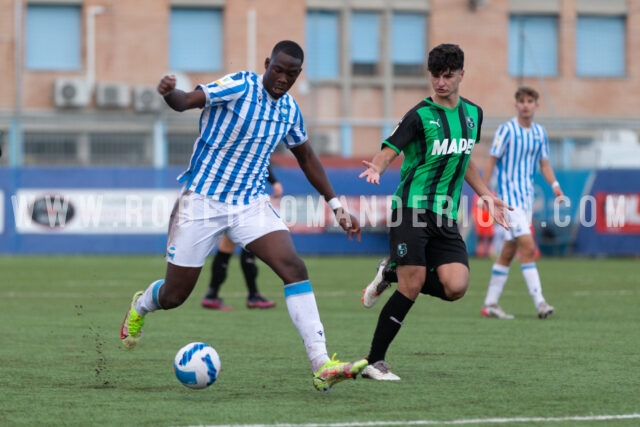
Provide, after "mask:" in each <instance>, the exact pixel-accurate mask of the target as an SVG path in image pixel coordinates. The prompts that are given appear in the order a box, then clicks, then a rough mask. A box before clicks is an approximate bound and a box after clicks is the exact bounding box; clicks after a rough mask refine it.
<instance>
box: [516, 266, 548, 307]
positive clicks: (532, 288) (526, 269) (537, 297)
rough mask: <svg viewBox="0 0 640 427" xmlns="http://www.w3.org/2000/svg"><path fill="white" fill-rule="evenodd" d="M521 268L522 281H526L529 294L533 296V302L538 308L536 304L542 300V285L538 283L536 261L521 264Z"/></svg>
mask: <svg viewBox="0 0 640 427" xmlns="http://www.w3.org/2000/svg"><path fill="white" fill-rule="evenodd" d="M521 268H522V275H523V276H524V281H525V282H526V283H527V288H529V294H530V295H531V298H533V304H535V306H536V308H538V305H540V303H541V302H543V301H544V297H543V296H542V285H541V284H540V275H539V274H538V268H537V267H536V263H535V262H532V263H531V264H522V267H521Z"/></svg>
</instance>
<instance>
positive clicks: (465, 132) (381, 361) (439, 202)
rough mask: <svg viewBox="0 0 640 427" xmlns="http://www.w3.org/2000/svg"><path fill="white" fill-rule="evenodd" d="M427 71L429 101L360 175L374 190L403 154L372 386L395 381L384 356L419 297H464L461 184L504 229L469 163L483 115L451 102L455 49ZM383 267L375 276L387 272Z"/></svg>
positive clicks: (438, 52)
mask: <svg viewBox="0 0 640 427" xmlns="http://www.w3.org/2000/svg"><path fill="white" fill-rule="evenodd" d="M427 69H428V71H429V79H430V82H431V86H432V87H433V91H434V93H433V95H432V96H431V97H429V98H426V99H423V100H422V101H420V102H419V103H418V104H417V105H416V106H415V107H413V108H412V109H411V110H409V111H408V112H407V113H406V114H405V115H404V117H403V118H402V120H401V121H400V123H399V124H398V126H397V127H396V128H395V130H394V131H393V133H392V134H391V136H389V137H388V138H387V139H386V140H385V141H383V143H382V149H381V151H380V152H378V153H377V154H376V155H375V156H374V158H373V159H372V160H371V161H370V162H368V161H364V162H363V163H364V165H365V166H366V167H367V169H366V170H365V171H364V172H363V173H362V174H360V178H365V179H366V181H367V182H369V183H372V184H379V183H380V175H382V173H383V172H384V171H385V170H386V169H387V167H388V166H389V164H391V162H392V161H393V160H394V159H395V158H396V157H397V156H398V155H399V154H400V152H402V153H404V161H403V163H402V169H401V172H400V179H401V180H400V185H398V188H397V190H396V192H395V194H394V197H393V201H392V206H391V208H392V213H391V221H392V222H391V226H390V230H389V251H390V259H389V262H388V264H389V265H391V266H395V267H396V268H395V270H396V271H397V279H398V289H397V290H396V291H395V292H394V293H393V294H392V295H391V297H390V298H389V300H388V301H387V303H386V304H385V306H384V307H383V308H382V311H381V312H380V316H379V317H378V324H377V327H376V330H375V333H374V335H373V340H372V342H371V349H370V351H369V355H368V357H367V359H368V360H369V365H368V366H367V367H366V368H365V369H364V370H363V371H362V376H364V377H366V378H372V379H375V380H399V379H400V377H399V376H397V375H395V374H393V373H392V372H391V371H390V369H389V368H390V367H389V365H388V364H387V362H386V361H385V356H386V353H387V350H388V348H389V346H390V345H391V342H392V341H393V339H394V338H395V336H396V334H397V333H398V331H399V330H400V327H401V326H402V322H403V321H404V318H405V316H406V315H407V313H408V312H409V310H410V309H411V306H412V305H413V303H414V301H415V300H416V299H417V298H418V295H420V293H423V294H428V295H432V296H435V297H438V298H441V299H443V300H445V301H455V300H457V299H460V298H462V297H463V296H464V294H465V292H466V291H467V287H468V285H469V260H468V255H467V248H466V245H465V243H464V240H462V236H461V235H460V232H459V230H458V225H457V222H456V221H457V219H458V204H459V201H460V194H461V191H462V183H463V180H466V181H467V183H469V185H470V186H471V188H473V190H474V191H475V192H476V193H478V195H479V196H481V197H483V199H484V200H486V204H487V207H488V209H489V212H490V213H491V214H492V215H493V217H494V219H495V220H496V222H497V223H498V224H500V225H502V226H504V227H505V228H508V225H507V216H506V210H507V209H509V208H508V206H507V205H506V204H505V203H504V202H503V201H502V200H500V199H498V198H496V197H495V196H493V195H492V193H491V190H490V189H489V188H488V187H487V185H486V184H485V183H484V182H483V181H482V178H481V177H480V174H479V173H478V169H477V168H476V166H475V165H474V163H473V161H472V160H471V152H472V150H473V146H474V145H475V144H476V143H477V142H478V141H479V140H480V128H481V126H482V109H481V108H480V107H479V106H478V105H476V104H474V103H472V102H470V101H469V100H467V99H465V98H463V97H461V96H460V95H459V94H458V90H459V85H460V82H461V81H462V78H463V77H464V52H463V51H462V50H461V49H460V47H459V46H458V45H454V44H441V45H439V46H437V47H435V48H434V49H433V50H431V51H430V52H429V57H428V60H427ZM383 264H385V265H383V266H382V267H381V268H379V274H378V276H381V275H382V273H381V272H382V270H384V268H385V267H387V266H386V263H383ZM378 276H376V277H378ZM378 284H379V281H378V283H376V280H374V282H372V283H371V284H370V285H369V286H368V287H367V289H365V295H364V297H363V303H364V305H365V306H366V307H371V306H372V305H373V304H374V303H375V301H376V300H377V299H378V297H379V296H380V293H379V292H378V289H376V287H377V285H378Z"/></svg>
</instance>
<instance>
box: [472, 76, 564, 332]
mask: <svg viewBox="0 0 640 427" xmlns="http://www.w3.org/2000/svg"><path fill="white" fill-rule="evenodd" d="M538 97H539V95H538V92H537V91H536V90H535V89H532V88H530V87H521V88H519V89H518V90H517V91H516V93H515V99H516V104H515V107H516V111H517V116H516V117H514V118H513V119H511V120H509V121H508V122H506V123H504V124H502V125H500V126H499V127H498V129H497V130H496V133H495V136H494V139H493V145H492V146H491V151H490V156H489V160H488V162H487V165H486V167H485V170H484V175H483V180H484V182H485V183H487V184H488V183H489V180H490V179H491V174H492V173H493V170H494V168H495V169H496V188H495V190H496V192H497V194H498V196H499V197H500V198H502V199H503V200H504V201H506V202H507V203H509V205H511V206H513V207H514V210H513V211H512V212H509V213H508V214H509V225H510V227H511V229H510V230H509V232H507V233H505V241H504V244H503V245H502V250H501V251H500V254H499V255H498V258H497V259H496V262H495V264H493V268H492V271H491V279H490V280H489V288H488V290H487V295H486V297H485V301H484V306H483V307H482V310H481V311H480V312H481V314H482V315H483V316H485V317H496V318H499V319H513V316H512V315H510V314H506V313H505V312H504V311H503V310H502V308H500V306H499V305H498V300H499V299H500V295H501V294H502V290H503V289H504V285H505V283H506V282H507V276H508V274H509V265H510V264H511V261H513V258H514V257H515V255H516V252H518V251H519V253H520V263H521V265H520V267H521V269H522V275H523V276H524V279H525V282H526V283H527V288H529V294H531V297H532V298H533V303H534V304H535V307H536V309H537V310H538V317H539V318H541V319H545V318H546V317H547V316H549V315H550V314H552V313H553V310H554V308H553V307H552V306H550V305H549V304H547V302H546V301H545V299H544V297H543V296H542V286H541V284H540V275H539V274H538V269H537V267H536V263H535V253H536V243H535V241H534V239H533V236H532V235H531V229H530V226H531V220H532V216H533V197H534V188H533V175H534V172H535V170H536V165H537V164H538V163H539V164H540V172H541V173H542V176H543V177H544V179H545V181H547V182H548V183H549V185H551V188H552V189H553V194H554V195H555V196H556V197H560V196H562V189H561V188H560V184H559V183H558V181H557V180H556V176H555V174H554V172H553V168H552V167H551V164H549V140H548V138H547V132H546V131H545V129H544V127H542V126H541V125H539V124H538V123H536V122H534V121H533V117H534V115H535V112H536V108H537V107H538Z"/></svg>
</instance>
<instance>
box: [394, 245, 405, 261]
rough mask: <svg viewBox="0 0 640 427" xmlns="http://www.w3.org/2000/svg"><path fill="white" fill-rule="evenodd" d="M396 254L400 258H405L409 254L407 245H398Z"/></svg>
mask: <svg viewBox="0 0 640 427" xmlns="http://www.w3.org/2000/svg"><path fill="white" fill-rule="evenodd" d="M396 253H397V254H398V256H399V257H400V258H402V257H403V256H405V255H406V254H407V244H406V243H400V244H399V245H398V249H397V250H396Z"/></svg>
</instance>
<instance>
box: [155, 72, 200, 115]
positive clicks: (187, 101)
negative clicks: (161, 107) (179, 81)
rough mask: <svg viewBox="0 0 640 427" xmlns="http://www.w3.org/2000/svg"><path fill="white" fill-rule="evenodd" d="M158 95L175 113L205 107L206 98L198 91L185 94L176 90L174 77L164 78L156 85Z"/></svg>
mask: <svg viewBox="0 0 640 427" xmlns="http://www.w3.org/2000/svg"><path fill="white" fill-rule="evenodd" d="M158 93H159V94H160V95H162V97H163V98H164V102H166V103H167V105H168V106H169V107H171V108H172V109H174V110H176V111H185V110H189V109H191V108H202V107H204V105H205V101H206V96H205V94H204V92H203V91H202V90H200V89H196V90H194V91H192V92H185V91H182V90H180V89H176V76H173V75H167V76H164V77H163V78H162V79H161V80H160V83H158Z"/></svg>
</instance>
